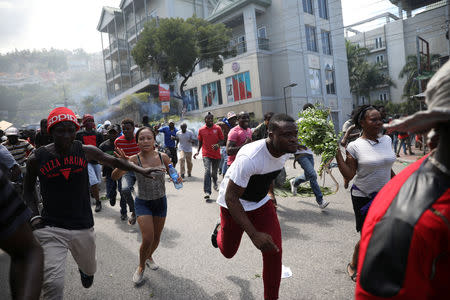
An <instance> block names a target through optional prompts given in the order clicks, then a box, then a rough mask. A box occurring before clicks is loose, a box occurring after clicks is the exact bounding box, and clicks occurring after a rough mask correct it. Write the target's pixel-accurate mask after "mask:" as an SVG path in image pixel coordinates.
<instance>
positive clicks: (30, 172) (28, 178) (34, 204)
mask: <svg viewBox="0 0 450 300" xmlns="http://www.w3.org/2000/svg"><path fill="white" fill-rule="evenodd" d="M37 176H38V165H37V160H36V157H35V156H34V154H31V155H30V157H29V158H28V161H27V172H26V174H25V180H24V183H23V200H24V201H25V204H26V205H27V206H28V208H29V209H30V210H31V211H32V213H33V217H34V216H39V209H38V199H37V197H36V193H35V191H36V178H37Z"/></svg>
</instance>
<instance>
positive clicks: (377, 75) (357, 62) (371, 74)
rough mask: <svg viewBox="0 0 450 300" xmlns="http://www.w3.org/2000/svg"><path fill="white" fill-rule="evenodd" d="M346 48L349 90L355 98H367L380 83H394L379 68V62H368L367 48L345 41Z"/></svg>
mask: <svg viewBox="0 0 450 300" xmlns="http://www.w3.org/2000/svg"><path fill="white" fill-rule="evenodd" d="M345 47H346V50H347V64H348V76H349V82H350V91H351V92H352V94H355V95H356V96H357V98H359V97H360V96H365V97H367V99H369V104H370V92H371V91H374V90H376V89H378V88H379V87H380V86H382V85H388V86H390V85H394V83H393V82H392V80H391V78H390V77H389V75H387V74H385V73H384V72H383V71H382V69H381V64H374V63H369V62H368V61H367V54H368V53H369V50H368V49H367V48H364V47H360V46H359V45H355V44H352V43H351V42H350V41H348V40H346V41H345Z"/></svg>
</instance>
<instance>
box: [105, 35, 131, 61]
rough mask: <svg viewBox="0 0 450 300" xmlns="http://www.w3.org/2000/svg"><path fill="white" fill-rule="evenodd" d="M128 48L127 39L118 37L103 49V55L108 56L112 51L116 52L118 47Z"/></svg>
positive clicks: (121, 48)
mask: <svg viewBox="0 0 450 300" xmlns="http://www.w3.org/2000/svg"><path fill="white" fill-rule="evenodd" d="M127 48H128V44H127V41H126V40H124V39H118V40H115V41H113V42H112V43H111V45H110V46H109V47H108V48H105V49H103V55H104V56H105V57H106V56H108V55H109V54H110V53H111V52H114V50H116V49H119V50H127Z"/></svg>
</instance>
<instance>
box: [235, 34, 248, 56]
mask: <svg viewBox="0 0 450 300" xmlns="http://www.w3.org/2000/svg"><path fill="white" fill-rule="evenodd" d="M236 50H237V54H242V53H245V52H247V43H246V42H245V35H241V36H240V37H238V39H237V45H236Z"/></svg>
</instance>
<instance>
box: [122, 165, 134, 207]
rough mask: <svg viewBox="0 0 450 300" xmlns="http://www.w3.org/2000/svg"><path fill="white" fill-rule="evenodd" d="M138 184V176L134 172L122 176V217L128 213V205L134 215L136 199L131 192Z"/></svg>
mask: <svg viewBox="0 0 450 300" xmlns="http://www.w3.org/2000/svg"><path fill="white" fill-rule="evenodd" d="M135 183H136V175H134V173H133V172H127V173H125V175H123V176H122V190H121V191H120V196H121V197H120V213H121V214H122V215H124V214H126V213H127V204H128V207H129V208H130V212H132V213H134V199H133V195H132V194H131V192H132V191H133V189H134V184H135Z"/></svg>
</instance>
